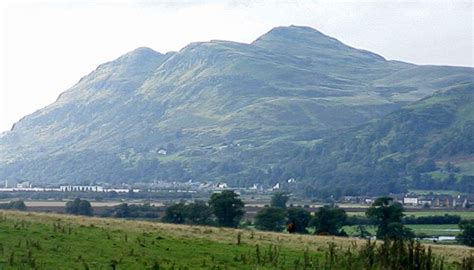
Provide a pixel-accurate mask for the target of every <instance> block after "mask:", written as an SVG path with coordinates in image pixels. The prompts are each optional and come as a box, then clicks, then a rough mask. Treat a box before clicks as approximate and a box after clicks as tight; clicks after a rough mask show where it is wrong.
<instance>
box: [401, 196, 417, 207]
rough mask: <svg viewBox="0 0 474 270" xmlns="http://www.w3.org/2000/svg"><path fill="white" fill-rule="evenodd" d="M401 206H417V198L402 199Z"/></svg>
mask: <svg viewBox="0 0 474 270" xmlns="http://www.w3.org/2000/svg"><path fill="white" fill-rule="evenodd" d="M403 204H410V205H418V197H404V198H403Z"/></svg>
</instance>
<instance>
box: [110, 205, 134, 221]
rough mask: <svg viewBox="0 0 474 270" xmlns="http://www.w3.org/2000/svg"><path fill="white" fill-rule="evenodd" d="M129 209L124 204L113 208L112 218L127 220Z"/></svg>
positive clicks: (129, 214)
mask: <svg viewBox="0 0 474 270" xmlns="http://www.w3.org/2000/svg"><path fill="white" fill-rule="evenodd" d="M130 216H131V213H130V207H129V206H128V204H126V203H122V204H120V205H118V206H117V207H116V208H115V213H114V217H118V218H127V217H130Z"/></svg>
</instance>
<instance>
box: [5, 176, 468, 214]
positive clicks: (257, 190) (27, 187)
mask: <svg viewBox="0 0 474 270" xmlns="http://www.w3.org/2000/svg"><path fill="white" fill-rule="evenodd" d="M294 182H295V180H294V179H293V178H291V179H289V180H288V181H287V183H289V184H291V183H294ZM0 183H1V182H0ZM225 189H232V190H234V191H235V192H236V193H238V194H271V193H273V192H276V191H279V190H280V184H279V183H277V184H275V185H273V186H268V187H264V186H263V185H261V184H254V185H252V186H251V187H245V188H241V187H238V188H237V187H230V186H228V184H227V183H223V182H220V183H211V182H204V183H203V182H195V181H191V180H190V181H187V182H166V181H154V182H152V183H139V184H134V185H133V186H131V185H129V184H120V185H116V186H111V185H109V184H104V185H59V186H56V187H41V186H33V185H32V184H31V183H30V182H28V181H25V182H19V183H15V184H14V185H9V183H8V182H7V181H5V182H4V187H3V188H0V192H101V193H107V192H116V193H139V192H163V191H164V192H176V193H196V192H199V191H205V192H206V191H207V192H218V191H222V190H225ZM390 197H392V198H394V200H395V201H398V202H400V203H402V204H403V205H405V206H407V207H419V208H431V207H433V208H470V207H471V204H473V203H474V194H467V195H450V194H433V193H429V194H423V195H421V194H416V193H407V194H391V195H390ZM375 199H376V196H344V197H342V198H340V199H335V200H333V201H332V202H334V203H342V204H361V205H370V204H372V203H373V202H374V200H375Z"/></svg>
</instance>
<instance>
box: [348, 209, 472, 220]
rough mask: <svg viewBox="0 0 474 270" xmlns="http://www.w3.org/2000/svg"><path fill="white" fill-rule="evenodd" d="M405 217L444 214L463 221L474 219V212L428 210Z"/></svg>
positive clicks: (359, 214)
mask: <svg viewBox="0 0 474 270" xmlns="http://www.w3.org/2000/svg"><path fill="white" fill-rule="evenodd" d="M347 214H348V215H349V216H351V215H352V216H365V212H361V211H357V212H350V211H349V212H347ZM404 214H405V216H415V217H423V216H442V215H444V214H448V215H458V216H460V217H461V218H463V219H474V211H456V210H452V211H451V210H426V211H410V210H409V209H408V211H405V212H404Z"/></svg>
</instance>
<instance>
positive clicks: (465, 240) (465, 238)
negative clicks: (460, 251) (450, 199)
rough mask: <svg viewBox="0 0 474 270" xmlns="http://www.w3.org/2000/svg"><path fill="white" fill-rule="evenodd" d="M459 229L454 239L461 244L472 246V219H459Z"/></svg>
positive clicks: (473, 244) (473, 241)
mask: <svg viewBox="0 0 474 270" xmlns="http://www.w3.org/2000/svg"><path fill="white" fill-rule="evenodd" d="M459 229H460V230H461V233H460V234H459V235H458V236H457V237H456V240H457V241H458V242H459V243H461V244H463V245H466V246H470V247H474V220H461V222H459Z"/></svg>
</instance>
